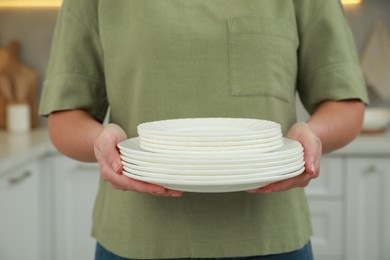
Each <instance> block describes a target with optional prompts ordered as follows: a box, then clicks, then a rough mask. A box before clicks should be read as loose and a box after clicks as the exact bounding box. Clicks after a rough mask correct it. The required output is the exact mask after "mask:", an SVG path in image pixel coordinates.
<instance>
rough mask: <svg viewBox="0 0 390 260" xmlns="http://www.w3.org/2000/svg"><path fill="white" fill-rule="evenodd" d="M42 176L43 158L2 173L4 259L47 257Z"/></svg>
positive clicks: (1, 244) (1, 241) (0, 201)
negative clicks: (45, 254) (45, 251)
mask: <svg viewBox="0 0 390 260" xmlns="http://www.w3.org/2000/svg"><path fill="white" fill-rule="evenodd" d="M40 177H41V175H40V164H39V162H34V163H30V164H28V165H25V166H20V167H18V168H16V169H11V170H7V172H2V173H1V174H0V209H1V213H0V259H6V260H20V259H29V260H42V259H45V257H44V256H43V255H44V253H43V244H42V241H44V240H43V239H44V238H43V237H42V236H43V233H44V232H42V231H43V228H42V226H43V225H44V223H43V222H42V220H43V218H42V212H43V211H44V210H43V205H42V201H43V200H42V199H43V198H42V189H41V179H40Z"/></svg>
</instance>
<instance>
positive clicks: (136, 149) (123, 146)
mask: <svg viewBox="0 0 390 260" xmlns="http://www.w3.org/2000/svg"><path fill="white" fill-rule="evenodd" d="M118 148H119V150H120V152H121V153H126V154H130V155H138V156H144V157H149V158H158V159H164V160H165V159H168V160H176V161H177V160H184V161H185V160H194V161H204V162H207V161H216V160H218V161H221V160H225V161H228V160H246V161H248V160H259V159H265V158H269V159H274V158H279V157H282V156H292V155H293V154H294V155H296V153H298V152H302V151H303V147H302V145H301V144H300V143H299V142H298V141H295V140H292V139H288V138H283V145H282V147H280V148H279V149H276V150H273V151H270V152H267V153H262V152H264V151H261V154H260V153H259V152H257V151H256V149H254V150H251V151H250V152H248V151H245V152H240V151H233V152H232V151H230V152H224V151H221V152H218V153H214V154H212V156H211V155H210V154H203V153H194V154H183V153H178V154H162V153H156V152H151V151H147V150H144V149H142V148H141V146H140V141H139V137H134V138H130V139H126V140H124V141H122V142H120V143H119V144H118Z"/></svg>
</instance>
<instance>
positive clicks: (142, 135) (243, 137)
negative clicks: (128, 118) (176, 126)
mask: <svg viewBox="0 0 390 260" xmlns="http://www.w3.org/2000/svg"><path fill="white" fill-rule="evenodd" d="M279 135H281V131H280V130H278V131H268V132H264V133H259V134H240V135H237V136H175V135H172V136H169V135H159V134H149V133H145V132H141V133H140V134H139V136H140V138H149V139H154V140H162V141H167V142H171V141H174V142H234V141H236V142H237V141H252V140H260V139H267V138H272V137H275V136H279Z"/></svg>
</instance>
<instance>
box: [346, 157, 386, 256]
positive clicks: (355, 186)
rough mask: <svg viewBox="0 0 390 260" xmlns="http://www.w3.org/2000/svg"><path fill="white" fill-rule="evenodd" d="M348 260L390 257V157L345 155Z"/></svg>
mask: <svg viewBox="0 0 390 260" xmlns="http://www.w3.org/2000/svg"><path fill="white" fill-rule="evenodd" d="M347 167H348V171H347V174H348V183H347V194H346V195H347V201H348V203H347V204H346V212H347V215H346V224H347V226H346V229H347V230H348V232H347V239H346V241H347V255H348V258H347V259H348V260H367V259H375V260H388V259H390V246H389V245H390V244H389V242H390V157H383V158H378V157H376V158H369V157H365V158H348V159H347Z"/></svg>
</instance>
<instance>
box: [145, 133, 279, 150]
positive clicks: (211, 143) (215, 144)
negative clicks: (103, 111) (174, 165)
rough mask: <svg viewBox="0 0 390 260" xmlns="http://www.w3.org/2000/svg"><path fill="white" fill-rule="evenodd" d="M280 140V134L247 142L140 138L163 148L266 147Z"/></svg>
mask: <svg viewBox="0 0 390 260" xmlns="http://www.w3.org/2000/svg"><path fill="white" fill-rule="evenodd" d="M281 139H282V134H277V135H272V136H270V137H265V138H253V139H248V140H231V141H225V140H219V141H205V140H203V139H200V140H198V141H194V140H193V141H185V140H182V141H177V140H164V139H162V138H159V139H155V138H150V137H145V136H142V137H140V141H141V142H145V143H150V144H155V145H165V146H186V147H188V146H194V147H200V148H203V147H230V146H233V147H242V146H251V145H267V144H272V143H275V142H280V141H281Z"/></svg>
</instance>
